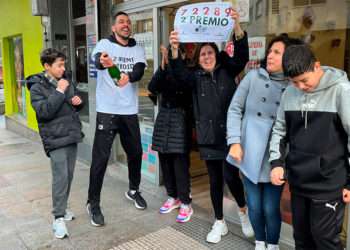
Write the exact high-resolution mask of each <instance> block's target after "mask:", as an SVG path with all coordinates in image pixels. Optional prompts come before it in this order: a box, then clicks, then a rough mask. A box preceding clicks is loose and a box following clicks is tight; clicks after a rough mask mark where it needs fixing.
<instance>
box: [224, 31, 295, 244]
mask: <svg viewBox="0 0 350 250" xmlns="http://www.w3.org/2000/svg"><path fill="white" fill-rule="evenodd" d="M295 43H301V41H299V40H297V39H291V38H289V37H288V36H287V35H280V36H278V37H276V38H274V39H273V40H272V41H271V42H270V44H269V46H268V48H267V52H266V58H265V60H264V62H263V63H262V67H261V68H259V69H256V70H251V71H250V72H249V73H248V74H247V75H246V76H245V77H244V79H243V80H242V82H241V83H240V85H239V86H238V89H237V90H236V93H235V95H234V97H233V99H232V101H231V104H230V107H229V110H228V116H227V143H228V145H230V152H229V155H228V157H227V161H228V162H230V163H231V164H232V165H234V166H236V167H238V168H239V169H240V171H241V173H242V174H243V184H244V187H245V192H246V195H247V204H248V210H249V218H250V221H251V223H252V226H253V229H254V233H255V239H256V244H255V245H256V246H255V249H256V250H265V249H266V247H265V241H266V242H267V244H268V245H267V249H268V250H275V249H279V247H278V241H279V235H280V230H281V214H280V199H281V193H282V189H283V187H282V186H274V185H272V184H271V182H270V165H269V162H268V159H269V156H268V145H269V144H268V142H269V138H270V134H271V129H272V125H273V123H274V121H275V118H276V113H277V108H278V106H279V102H280V99H281V95H282V93H283V91H284V89H285V88H286V87H287V85H288V80H287V79H286V78H285V77H284V75H283V71H282V55H283V53H284V50H285V48H286V47H287V46H289V45H291V44H295Z"/></svg>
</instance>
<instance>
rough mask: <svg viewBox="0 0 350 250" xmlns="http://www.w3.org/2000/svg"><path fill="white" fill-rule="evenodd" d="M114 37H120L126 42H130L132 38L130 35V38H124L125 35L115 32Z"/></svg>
mask: <svg viewBox="0 0 350 250" xmlns="http://www.w3.org/2000/svg"><path fill="white" fill-rule="evenodd" d="M114 35H115V36H118V37H119V38H121V39H123V40H124V41H127V40H129V38H130V34H129V35H128V36H123V35H121V34H119V33H117V32H115V33H114Z"/></svg>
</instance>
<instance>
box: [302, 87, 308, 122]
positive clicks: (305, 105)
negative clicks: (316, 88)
mask: <svg viewBox="0 0 350 250" xmlns="http://www.w3.org/2000/svg"><path fill="white" fill-rule="evenodd" d="M302 99H303V100H302V104H301V117H302V118H304V127H305V129H307V113H308V111H309V103H308V100H307V95H305V94H304V95H303V98H302ZM304 113H305V117H304Z"/></svg>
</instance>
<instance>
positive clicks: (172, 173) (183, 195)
mask: <svg viewBox="0 0 350 250" xmlns="http://www.w3.org/2000/svg"><path fill="white" fill-rule="evenodd" d="M158 156H159V161H160V166H161V168H162V171H163V180H164V185H165V188H166V191H167V193H168V196H170V197H172V198H175V199H176V198H179V199H180V201H181V202H182V203H184V204H190V203H191V197H190V192H191V191H190V185H191V184H190V183H191V182H190V179H191V177H190V171H189V168H190V157H189V154H163V153H158Z"/></svg>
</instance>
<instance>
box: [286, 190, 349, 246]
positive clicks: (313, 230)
mask: <svg viewBox="0 0 350 250" xmlns="http://www.w3.org/2000/svg"><path fill="white" fill-rule="evenodd" d="M291 201H292V215H293V231H294V240H295V249H296V250H343V247H342V245H341V242H340V232H341V229H342V224H343V219H344V211H345V210H344V209H345V204H344V203H343V201H342V198H341V197H339V199H333V200H315V199H311V198H307V197H304V196H300V195H296V194H293V193H292V197H291Z"/></svg>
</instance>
